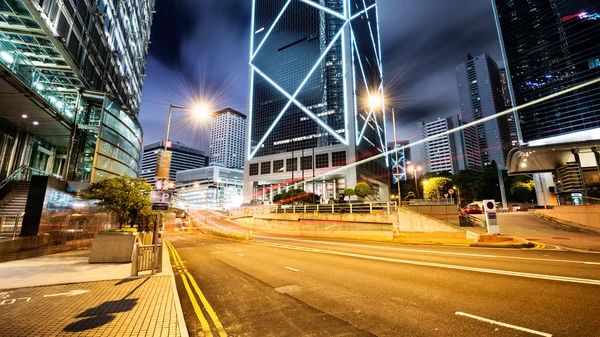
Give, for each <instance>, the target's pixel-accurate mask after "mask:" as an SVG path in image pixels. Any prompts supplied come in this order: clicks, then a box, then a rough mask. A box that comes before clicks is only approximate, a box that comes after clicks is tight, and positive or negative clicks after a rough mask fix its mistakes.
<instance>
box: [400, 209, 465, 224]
mask: <svg viewBox="0 0 600 337" xmlns="http://www.w3.org/2000/svg"><path fill="white" fill-rule="evenodd" d="M408 209H410V210H411V211H415V212H418V213H421V214H424V215H426V216H428V217H431V218H434V219H437V220H440V221H444V222H448V223H450V224H452V225H455V226H460V219H459V216H458V208H456V205H454V204H440V205H410V206H408Z"/></svg>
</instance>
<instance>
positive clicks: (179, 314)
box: [163, 241, 190, 337]
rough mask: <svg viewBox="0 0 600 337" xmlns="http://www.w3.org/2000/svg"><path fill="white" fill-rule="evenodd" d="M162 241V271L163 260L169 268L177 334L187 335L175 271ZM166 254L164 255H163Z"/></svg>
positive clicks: (187, 336)
mask: <svg viewBox="0 0 600 337" xmlns="http://www.w3.org/2000/svg"><path fill="white" fill-rule="evenodd" d="M165 248H166V246H165V245H164V241H163V271H164V270H165V265H164V264H165V262H166V263H167V265H168V268H169V270H170V271H171V272H170V273H168V274H169V276H170V277H171V290H172V291H173V301H174V302H175V311H176V312H177V325H178V326H179V334H180V335H181V337H189V336H190V334H189V332H188V330H187V326H186V325H185V318H184V316H183V308H182V307H181V301H180V299H179V293H178V292H177V283H176V282H175V273H174V272H173V269H172V266H171V257H170V256H169V252H168V249H165ZM165 255H166V256H165Z"/></svg>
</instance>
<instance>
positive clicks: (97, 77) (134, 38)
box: [0, 0, 154, 236]
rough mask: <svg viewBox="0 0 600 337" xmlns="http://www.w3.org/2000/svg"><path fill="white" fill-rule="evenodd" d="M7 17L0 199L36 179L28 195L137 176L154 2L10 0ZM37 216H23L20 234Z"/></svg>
mask: <svg viewBox="0 0 600 337" xmlns="http://www.w3.org/2000/svg"><path fill="white" fill-rule="evenodd" d="M0 12H1V13H2V15H1V19H0V20H1V21H2V22H1V24H0V95H1V96H2V99H1V100H0V182H2V183H1V186H2V187H0V189H2V191H1V193H0V194H1V195H11V193H13V192H14V193H17V190H16V189H15V190H13V188H14V187H16V186H23V185H27V184H29V180H31V179H34V178H35V179H36V183H35V184H31V186H30V187H32V188H35V189H38V190H37V191H36V192H35V193H34V192H32V193H33V194H32V193H29V195H30V196H31V195H34V194H36V193H37V194H38V195H40V194H42V195H44V194H43V193H44V192H43V191H44V190H45V189H46V187H48V188H50V187H49V186H62V187H61V188H60V189H61V190H62V191H63V193H64V191H65V190H67V191H76V190H79V189H82V188H85V187H86V186H87V185H88V184H89V183H90V182H98V181H101V180H103V179H107V178H112V177H119V176H121V175H126V176H130V177H137V175H138V171H139V162H140V157H141V149H142V138H143V135H142V129H141V126H140V123H139V122H138V113H139V106H140V99H141V94H142V85H143V83H144V76H145V69H146V56H147V54H148V47H149V43H150V28H151V26H152V16H153V13H154V0H129V1H118V0H95V1H89V0H70V1H61V0H11V1H7V0H5V1H0ZM51 180H53V181H51ZM30 190H31V189H30ZM23 197H24V196H23ZM72 198H73V197H72V195H69V196H66V197H65V198H64V200H72ZM1 203H2V200H0V204H1ZM27 204H29V202H28V203H27ZM52 204H55V203H54V202H53V203H50V202H48V203H44V207H46V205H52ZM70 206H71V205H69V204H68V203H67V204H66V205H62V206H61V207H63V208H62V209H65V208H64V207H67V208H68V207H70ZM24 209H25V205H23V208H22V210H24ZM44 209H45V208H44ZM37 211H39V212H41V208H40V209H37V210H36V212H37ZM3 212H4V211H3V210H2V209H0V216H6V215H7V214H5V213H3ZM39 216H40V215H39V214H36V213H35V212H31V211H28V212H25V216H24V218H23V227H24V231H23V232H21V235H25V236H29V235H36V234H37V232H38V229H39V223H40V218H39ZM42 221H46V220H42Z"/></svg>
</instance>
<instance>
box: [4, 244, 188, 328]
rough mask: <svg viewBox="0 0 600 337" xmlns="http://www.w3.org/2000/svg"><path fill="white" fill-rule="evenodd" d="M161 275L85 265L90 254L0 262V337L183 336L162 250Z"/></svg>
mask: <svg viewBox="0 0 600 337" xmlns="http://www.w3.org/2000/svg"><path fill="white" fill-rule="evenodd" d="M163 254H164V255H163V273H160V274H157V275H154V276H150V275H145V276H140V277H129V273H130V268H131V264H89V263H87V258H88V255H89V250H78V251H74V252H68V253H62V254H56V255H50V256H44V257H39V258H34V259H27V260H19V261H12V262H6V263H0V289H2V290H0V336H11V337H17V336H168V337H170V336H177V337H178V336H183V337H186V336H187V329H186V327H185V322H184V321H183V314H182V311H181V306H180V304H179V298H178V296H177V290H176V288H175V282H174V278H173V272H172V269H171V266H170V262H169V256H168V253H167V250H166V249H165V250H164V251H163Z"/></svg>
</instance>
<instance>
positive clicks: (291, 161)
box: [285, 158, 298, 172]
mask: <svg viewBox="0 0 600 337" xmlns="http://www.w3.org/2000/svg"><path fill="white" fill-rule="evenodd" d="M297 169H298V158H288V159H286V164H285V170H286V172H292V171H296V170H297Z"/></svg>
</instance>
